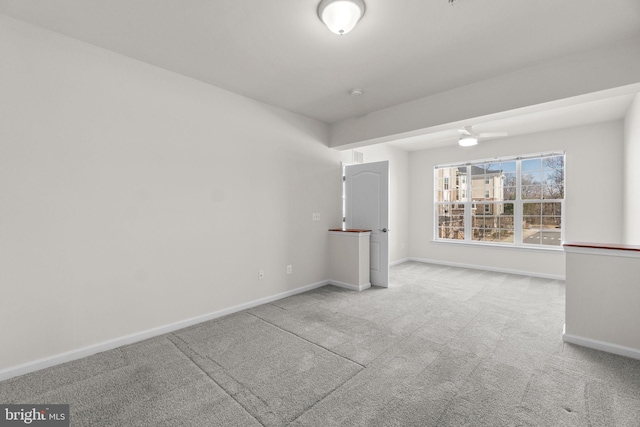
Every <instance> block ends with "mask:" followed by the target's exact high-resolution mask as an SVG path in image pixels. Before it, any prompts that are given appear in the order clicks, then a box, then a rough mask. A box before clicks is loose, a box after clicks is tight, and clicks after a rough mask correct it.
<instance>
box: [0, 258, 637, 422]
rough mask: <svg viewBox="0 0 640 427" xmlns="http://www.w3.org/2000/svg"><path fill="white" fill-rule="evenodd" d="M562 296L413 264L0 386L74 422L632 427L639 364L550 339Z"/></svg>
mask: <svg viewBox="0 0 640 427" xmlns="http://www.w3.org/2000/svg"><path fill="white" fill-rule="evenodd" d="M563 323H564V284H563V283H562V282H557V281H553V280H544V279H536V278H530V277H523V276H515V275H508V274H500V273H491V272H482V271H476V270H466V269H459V268H451V267H442V266H434V265H428V264H419V263H405V264H401V265H399V266H396V267H393V268H392V269H391V285H390V287H389V288H388V289H378V288H373V289H370V290H367V291H364V292H352V291H346V290H343V289H340V288H336V287H333V286H326V287H324V288H320V289H317V290H314V291H310V292H307V293H304V294H300V295H296V296H293V297H290V298H286V299H283V300H279V301H276V302H274V303H271V304H266V305H262V306H260V307H256V308H253V309H250V310H246V311H244V312H241V313H236V314H234V315H230V316H227V317H224V318H220V319H216V320H213V321H210V322H206V323H202V324H199V325H196V326H193V327H191V328H187V329H183V330H181V331H178V332H175V333H172V334H167V335H164V336H161V337H157V338H154V339H151V340H147V341H144V342H141V343H138V344H133V345H129V346H125V347H121V348H118V349H115V350H112V351H108V352H105V353H101V354H97V355H95V356H91V357H87V358H85V359H81V360H77V361H74V362H70V363H67V364H64V365H60V366H56V367H53V368H49V369H45V370H43V371H39V372H35V373H32V374H28V375H25V376H22V377H18V378H14V379H11V380H8V381H4V382H1V383H0V403H51V404H53V403H69V404H71V419H72V425H73V426H260V425H263V426H287V425H290V426H297V427H301V426H322V427H324V426H334V425H335V426H466V425H468V426H580V427H582V426H598V427H600V426H640V361H638V360H633V359H629V358H624V357H620V356H614V355H610V354H607V353H602V352H598V351H594V350H588V349H585V348H582V347H579V346H574V345H570V344H564V343H563V342H562V326H563Z"/></svg>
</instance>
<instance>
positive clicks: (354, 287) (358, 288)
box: [329, 279, 371, 292]
mask: <svg viewBox="0 0 640 427" xmlns="http://www.w3.org/2000/svg"><path fill="white" fill-rule="evenodd" d="M329 284H330V285H333V286H338V287H339V288H345V289H349V290H351V291H358V292H359V291H364V290H365V289H369V288H370V287H371V283H365V284H364V285H353V284H351V283H345V282H340V281H338V280H333V279H331V280H329Z"/></svg>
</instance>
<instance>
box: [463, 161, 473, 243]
mask: <svg viewBox="0 0 640 427" xmlns="http://www.w3.org/2000/svg"><path fill="white" fill-rule="evenodd" d="M466 181H467V182H466V183H465V188H466V189H467V190H466V192H467V201H466V202H465V204H464V241H465V242H470V241H471V206H472V205H473V192H472V190H471V166H468V167H467V179H466Z"/></svg>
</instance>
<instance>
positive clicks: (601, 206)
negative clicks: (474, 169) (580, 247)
mask: <svg viewBox="0 0 640 427" xmlns="http://www.w3.org/2000/svg"><path fill="white" fill-rule="evenodd" d="M555 150H566V175H565V176H566V185H567V195H566V202H565V203H566V206H565V211H566V212H565V240H566V241H591V242H602V243H606V242H614V243H615V242H621V241H622V212H621V206H622V180H623V162H622V152H623V124H622V121H615V122H607V123H600V124H593V125H588V126H580V127H574V128H567V129H561V130H554V131H549V132H541V133H537V134H530V135H523V136H517V137H507V138H501V139H496V140H493V141H485V142H482V143H480V144H479V145H477V146H475V147H471V148H467V149H464V148H461V147H458V146H451V147H444V148H437V149H431V150H424V151H417V152H413V153H411V154H410V157H409V170H410V189H411V190H410V199H411V204H410V221H409V227H410V229H411V240H410V247H411V257H412V258H416V259H422V260H432V261H436V262H442V263H454V264H463V265H468V266H481V267H483V268H490V269H496V270H510V271H519V272H526V273H529V274H534V275H540V276H547V277H564V275H565V256H564V253H563V252H562V251H558V252H549V251H540V250H529V249H507V248H495V247H487V246H474V245H461V244H453V243H435V242H433V241H432V240H433V238H434V236H433V167H434V166H435V165H438V164H447V163H455V162H463V161H472V160H479V159H486V158H492V157H499V156H510V155H518V154H528V153H538V152H544V151H555Z"/></svg>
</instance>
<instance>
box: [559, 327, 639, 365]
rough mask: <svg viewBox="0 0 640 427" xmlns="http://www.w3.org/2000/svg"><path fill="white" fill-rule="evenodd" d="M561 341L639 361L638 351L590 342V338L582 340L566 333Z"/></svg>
mask: <svg viewBox="0 0 640 427" xmlns="http://www.w3.org/2000/svg"><path fill="white" fill-rule="evenodd" d="M562 340H563V341H564V342H568V343H570V344H577V345H581V346H582V347H588V348H592V349H594V350H600V351H606V352H607V353H613V354H617V355H618V356H626V357H631V358H633V359H640V349H637V348H631V347H625V346H622V345H618V344H612V343H609V342H604V341H598V340H592V339H590V338H584V337H580V336H577V335H571V334H567V333H563V334H562Z"/></svg>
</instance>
